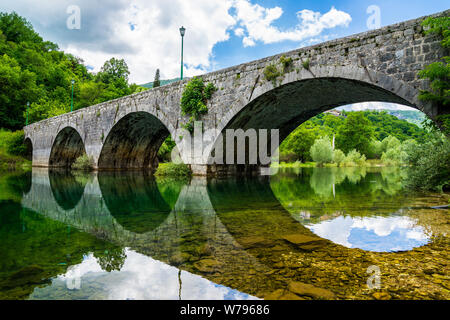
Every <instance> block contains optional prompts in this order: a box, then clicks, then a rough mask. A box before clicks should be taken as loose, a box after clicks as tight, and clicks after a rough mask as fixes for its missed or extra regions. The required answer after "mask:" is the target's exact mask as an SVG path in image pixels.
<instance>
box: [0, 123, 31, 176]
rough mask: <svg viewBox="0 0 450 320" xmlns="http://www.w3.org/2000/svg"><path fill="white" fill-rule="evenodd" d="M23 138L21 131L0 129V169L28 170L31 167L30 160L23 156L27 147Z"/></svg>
mask: <svg viewBox="0 0 450 320" xmlns="http://www.w3.org/2000/svg"><path fill="white" fill-rule="evenodd" d="M23 138H24V133H23V131H16V132H11V131H7V130H4V129H0V170H13V169H25V170H28V169H29V168H30V167H31V163H30V161H28V160H25V158H24V156H26V153H27V149H26V146H25V145H24V143H23Z"/></svg>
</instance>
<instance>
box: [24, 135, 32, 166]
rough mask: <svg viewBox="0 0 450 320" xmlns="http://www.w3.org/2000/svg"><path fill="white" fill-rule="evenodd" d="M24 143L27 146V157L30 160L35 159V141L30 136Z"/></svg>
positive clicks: (25, 155)
mask: <svg viewBox="0 0 450 320" xmlns="http://www.w3.org/2000/svg"><path fill="white" fill-rule="evenodd" d="M23 144H24V146H25V153H24V157H25V159H27V160H28V161H33V142H32V141H31V139H30V138H29V137H28V138H25V140H24V141H23Z"/></svg>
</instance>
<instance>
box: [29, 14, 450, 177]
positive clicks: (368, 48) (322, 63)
mask: <svg viewBox="0 0 450 320" xmlns="http://www.w3.org/2000/svg"><path fill="white" fill-rule="evenodd" d="M449 14H450V10H448V11H445V12H442V13H439V14H437V15H449ZM423 19H424V18H419V19H415V20H410V21H406V22H402V23H398V24H395V25H392V26H388V27H384V28H381V29H378V30H373V31H369V32H364V33H361V34H357V35H353V36H349V37H346V38H342V39H337V40H333V41H328V42H325V43H321V44H318V45H314V46H311V47H306V48H301V49H298V50H293V51H290V52H286V53H283V54H279V55H276V56H272V57H268V58H265V59H261V60H257V61H253V62H249V63H244V64H241V65H238V66H235V67H232V68H228V69H224V70H220V71H216V72H212V73H209V74H206V75H204V76H203V79H204V80H205V82H212V83H213V84H214V85H215V86H216V87H217V88H218V91H217V92H216V93H214V95H213V97H212V99H210V101H209V102H208V108H209V112H208V114H207V115H205V116H204V117H203V118H202V121H203V124H204V128H205V129H212V128H216V129H218V130H219V132H220V131H222V130H224V129H226V128H243V129H245V128H255V129H258V128H266V129H269V128H278V129H280V131H281V134H280V135H281V138H284V137H285V136H287V134H288V133H289V132H290V131H291V130H293V129H294V128H295V127H296V126H298V125H299V124H301V123H302V122H303V121H305V120H307V119H309V118H310V117H312V116H314V115H316V114H318V113H320V112H323V111H325V110H327V109H331V108H334V107H337V106H340V105H344V104H351V103H357V102H365V101H384V102H393V103H400V104H404V105H408V106H412V107H415V108H417V109H419V110H421V111H423V112H424V113H426V114H427V115H429V116H430V117H436V116H437V115H439V114H443V113H448V110H445V109H444V108H443V106H438V105H432V104H430V103H423V102H421V101H419V99H418V95H419V93H420V90H422V89H426V88H427V86H428V83H427V82H426V81H424V80H421V79H419V78H418V76H417V72H418V71H419V70H421V69H423V68H424V67H425V66H426V65H428V64H430V63H432V62H435V61H438V60H439V59H440V58H441V57H443V56H444V55H445V52H444V50H443V49H442V48H441V46H440V39H438V38H437V37H435V36H431V35H430V36H424V34H423V30H422V27H421V22H422V21H423ZM283 55H284V56H285V57H286V58H291V59H292V61H293V63H292V65H291V66H289V68H288V69H287V70H284V71H283V72H282V75H281V76H280V77H278V79H276V81H268V80H266V79H265V77H264V69H265V68H266V67H267V66H268V65H276V66H277V67H278V69H279V70H281V69H282V67H281V63H280V58H281V57H282V56H283ZM307 62H308V64H309V67H308V68H305V67H304V65H306V64H307ZM187 81H188V80H187V79H186V80H184V81H180V82H176V83H172V84H169V85H166V86H163V87H159V88H155V89H152V90H148V91H145V92H142V93H137V94H134V95H131V96H127V97H124V98H120V99H117V100H113V101H109V102H105V103H102V104H99V105H96V106H92V107H89V108H86V109H82V110H78V111H75V112H72V113H69V114H65V115H61V116H59V117H55V118H52V119H47V120H44V121H41V122H38V123H34V124H32V125H29V126H27V127H25V134H26V137H29V138H30V139H31V141H32V144H33V165H35V166H48V165H49V156H50V152H51V148H52V146H53V143H54V140H55V138H56V136H57V135H58V132H59V131H61V130H62V129H63V128H65V127H68V126H70V127H73V128H74V129H75V130H77V131H78V133H79V134H80V136H81V138H82V140H83V142H84V144H85V148H86V152H87V154H88V155H89V156H92V157H93V158H94V161H95V163H96V164H97V165H98V163H99V162H98V161H99V158H100V155H101V152H102V148H103V145H104V142H105V140H106V139H107V138H108V135H109V133H110V132H111V130H112V128H113V127H114V126H115V125H116V124H117V122H118V121H119V120H120V119H122V118H123V117H125V116H126V115H128V114H130V113H134V112H148V113H150V114H151V115H153V116H154V117H155V118H157V119H159V121H161V124H162V125H164V126H165V127H166V128H167V131H168V132H169V133H170V134H172V136H174V133H175V131H176V130H177V129H178V128H180V127H181V125H182V124H183V123H185V122H187V120H188V119H187V117H186V116H184V117H183V116H181V111H180V107H179V103H180V98H181V94H182V91H183V88H184V86H185V84H186V83H187ZM154 141H157V143H160V141H161V139H156V138H155V140H154ZM158 147H159V146H154V148H155V149H157V148H158ZM142 150H146V148H142ZM153 151H154V150H153ZM153 151H152V152H153ZM130 152H131V151H130ZM181 152H182V153H183V150H181ZM153 165H154V163H153ZM199 171H205V170H204V169H201V168H199Z"/></svg>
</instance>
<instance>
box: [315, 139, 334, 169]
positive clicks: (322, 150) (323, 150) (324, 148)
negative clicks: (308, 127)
mask: <svg viewBox="0 0 450 320" xmlns="http://www.w3.org/2000/svg"><path fill="white" fill-rule="evenodd" d="M310 153H311V157H312V159H313V161H314V162H317V164H318V165H319V166H323V164H324V163H330V162H332V161H333V147H332V146H331V141H330V138H328V137H324V138H321V139H318V140H316V142H314V144H313V145H312V147H311V151H310Z"/></svg>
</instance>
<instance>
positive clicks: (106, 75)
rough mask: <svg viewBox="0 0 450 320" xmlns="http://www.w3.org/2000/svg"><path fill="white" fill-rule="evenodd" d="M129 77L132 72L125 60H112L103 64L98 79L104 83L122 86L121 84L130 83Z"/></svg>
mask: <svg viewBox="0 0 450 320" xmlns="http://www.w3.org/2000/svg"><path fill="white" fill-rule="evenodd" d="M129 75H130V71H129V70H128V65H127V63H126V62H125V60H124V59H116V58H111V59H109V60H108V61H106V62H105V63H104V64H103V67H102V68H101V69H100V72H99V73H98V74H97V78H98V79H99V80H100V81H101V82H103V83H106V84H112V83H118V85H119V86H121V85H122V84H121V83H124V84H125V83H126V84H127V83H128V76H129Z"/></svg>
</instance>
